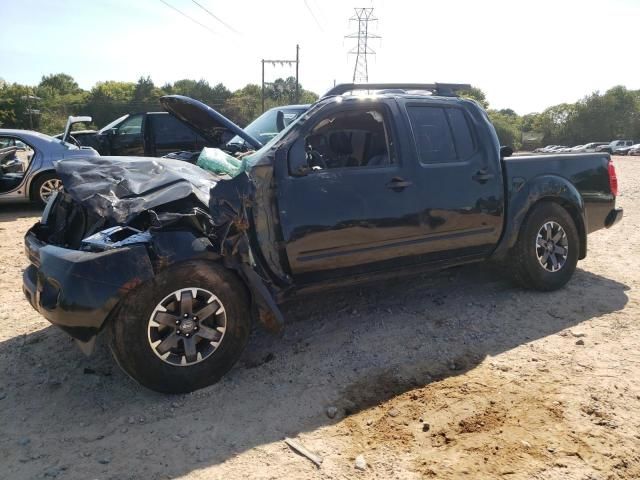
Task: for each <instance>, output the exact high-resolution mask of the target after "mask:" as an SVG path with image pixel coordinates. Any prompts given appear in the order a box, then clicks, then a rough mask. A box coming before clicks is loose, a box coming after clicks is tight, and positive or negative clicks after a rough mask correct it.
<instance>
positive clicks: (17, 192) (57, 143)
mask: <svg viewBox="0 0 640 480" xmlns="http://www.w3.org/2000/svg"><path fill="white" fill-rule="evenodd" d="M87 118H88V117H70V119H69V122H67V129H65V134H66V135H65V138H68V132H69V131H70V127H71V125H72V124H73V123H78V122H86V121H87ZM78 119H81V120H78ZM88 121H91V120H90V119H89V120H88ZM97 156H99V154H98V152H96V151H95V150H94V149H93V148H90V147H78V146H76V145H73V144H71V143H68V142H65V141H63V140H61V139H56V138H53V137H50V136H49V135H44V134H42V133H38V132H33V131H30V130H10V129H0V202H15V201H33V202H35V203H36V204H38V205H40V206H42V205H44V204H45V203H46V202H47V200H48V199H49V197H50V196H51V194H52V193H53V192H55V191H57V190H60V188H62V183H61V182H60V179H59V178H58V177H57V175H56V171H55V169H54V166H53V162H55V161H56V160H62V159H64V158H70V157H76V158H77V157H97Z"/></svg>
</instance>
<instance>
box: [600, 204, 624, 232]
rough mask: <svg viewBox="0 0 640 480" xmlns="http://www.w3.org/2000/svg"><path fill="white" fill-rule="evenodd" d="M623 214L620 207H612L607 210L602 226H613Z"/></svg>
mask: <svg viewBox="0 0 640 480" xmlns="http://www.w3.org/2000/svg"><path fill="white" fill-rule="evenodd" d="M623 215H624V210H623V209H622V208H614V209H613V210H611V211H610V212H609V215H607V218H605V220H604V226H605V227H606V228H611V227H613V226H614V225H615V224H616V223H618V222H619V221H620V220H622V216H623Z"/></svg>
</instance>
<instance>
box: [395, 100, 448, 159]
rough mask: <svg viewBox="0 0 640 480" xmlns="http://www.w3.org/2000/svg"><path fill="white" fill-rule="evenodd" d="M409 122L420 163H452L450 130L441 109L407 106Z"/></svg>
mask: <svg viewBox="0 0 640 480" xmlns="http://www.w3.org/2000/svg"><path fill="white" fill-rule="evenodd" d="M407 111H408V112H409V121H410V122H411V128H412V130H413V136H414V137H415V140H416V148H417V149H418V156H419V158H420V162H421V163H443V162H452V161H455V160H456V159H457V158H456V150H455V148H454V146H453V138H452V137H451V129H450V128H449V122H447V117H446V115H445V113H444V109H443V108H438V107H423V106H409V107H407Z"/></svg>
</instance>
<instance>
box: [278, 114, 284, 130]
mask: <svg viewBox="0 0 640 480" xmlns="http://www.w3.org/2000/svg"><path fill="white" fill-rule="evenodd" d="M276 128H277V129H278V132H281V131H282V130H284V112H283V111H282V110H278V112H277V113H276Z"/></svg>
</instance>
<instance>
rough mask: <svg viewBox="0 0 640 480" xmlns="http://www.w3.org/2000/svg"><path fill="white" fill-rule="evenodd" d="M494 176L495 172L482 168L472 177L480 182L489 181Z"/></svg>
mask: <svg viewBox="0 0 640 480" xmlns="http://www.w3.org/2000/svg"><path fill="white" fill-rule="evenodd" d="M493 177H494V175H493V173H489V172H488V171H487V170H485V169H482V170H478V171H477V172H476V174H475V175H474V176H473V177H471V178H472V179H473V180H474V181H476V182H478V183H487V182H488V181H489V180H491V179H492V178H493Z"/></svg>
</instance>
